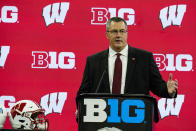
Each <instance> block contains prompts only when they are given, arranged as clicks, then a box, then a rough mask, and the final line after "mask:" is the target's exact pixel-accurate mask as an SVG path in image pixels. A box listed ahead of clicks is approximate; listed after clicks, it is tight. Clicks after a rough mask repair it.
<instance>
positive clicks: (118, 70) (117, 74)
mask: <svg viewBox="0 0 196 131" xmlns="http://www.w3.org/2000/svg"><path fill="white" fill-rule="evenodd" d="M116 55H117V58H116V61H115V68H114V77H113V84H112V93H113V94H120V92H121V79H122V61H121V59H120V55H121V54H120V53H117V54H116Z"/></svg>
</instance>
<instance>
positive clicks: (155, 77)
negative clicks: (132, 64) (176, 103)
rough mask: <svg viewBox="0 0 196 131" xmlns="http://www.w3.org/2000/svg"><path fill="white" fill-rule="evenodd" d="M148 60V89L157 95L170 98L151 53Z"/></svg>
mask: <svg viewBox="0 0 196 131" xmlns="http://www.w3.org/2000/svg"><path fill="white" fill-rule="evenodd" d="M150 61H151V62H150V90H151V91H152V92H153V93H154V94H155V95H157V96H159V97H165V98H171V97H170V95H169V94H168V90H167V83H166V82H165V81H164V80H163V79H162V76H161V74H160V72H159V69H158V67H157V65H156V63H155V61H154V58H153V55H152V53H151V56H150Z"/></svg>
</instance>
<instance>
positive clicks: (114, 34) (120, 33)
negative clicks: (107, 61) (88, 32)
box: [106, 21, 127, 52]
mask: <svg viewBox="0 0 196 131" xmlns="http://www.w3.org/2000/svg"><path fill="white" fill-rule="evenodd" d="M106 36H107V38H108V40H109V41H110V46H111V48H112V49H113V50H115V51H117V52H120V51H121V50H123V49H124V47H125V46H126V45H127V30H126V26H125V24H124V22H122V21H121V22H114V21H112V22H111V24H110V26H109V29H108V31H107V32H106Z"/></svg>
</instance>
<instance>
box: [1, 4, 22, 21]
mask: <svg viewBox="0 0 196 131" xmlns="http://www.w3.org/2000/svg"><path fill="white" fill-rule="evenodd" d="M0 9H1V13H0V14H1V18H0V22H3V23H15V22H17V20H18V8H17V7H16V6H3V7H2V8H0Z"/></svg>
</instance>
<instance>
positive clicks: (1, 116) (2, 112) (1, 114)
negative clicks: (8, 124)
mask: <svg viewBox="0 0 196 131" xmlns="http://www.w3.org/2000/svg"><path fill="white" fill-rule="evenodd" d="M6 117H7V111H6V109H5V107H4V106H3V105H1V104H0V129H3V125H4V123H5V120H6Z"/></svg>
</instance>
